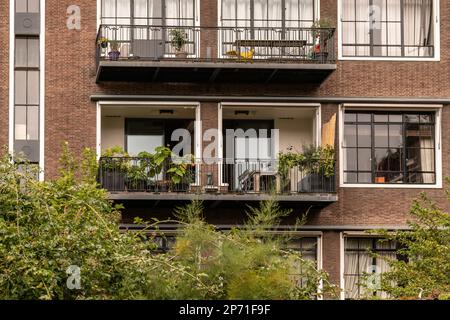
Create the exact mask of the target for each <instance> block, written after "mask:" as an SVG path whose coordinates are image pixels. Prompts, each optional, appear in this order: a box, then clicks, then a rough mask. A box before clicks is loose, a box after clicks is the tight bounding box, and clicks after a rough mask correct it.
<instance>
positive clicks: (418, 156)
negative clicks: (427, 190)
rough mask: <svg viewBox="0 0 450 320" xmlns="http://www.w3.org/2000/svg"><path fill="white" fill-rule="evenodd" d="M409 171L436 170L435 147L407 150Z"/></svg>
mask: <svg viewBox="0 0 450 320" xmlns="http://www.w3.org/2000/svg"><path fill="white" fill-rule="evenodd" d="M407 169H408V171H419V172H420V171H428V172H432V171H434V149H417V148H412V149H408V150H407Z"/></svg>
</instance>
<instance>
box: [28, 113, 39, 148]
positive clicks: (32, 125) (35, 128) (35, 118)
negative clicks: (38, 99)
mask: <svg viewBox="0 0 450 320" xmlns="http://www.w3.org/2000/svg"><path fill="white" fill-rule="evenodd" d="M38 139H39V107H37V106H29V107H28V115H27V140H38Z"/></svg>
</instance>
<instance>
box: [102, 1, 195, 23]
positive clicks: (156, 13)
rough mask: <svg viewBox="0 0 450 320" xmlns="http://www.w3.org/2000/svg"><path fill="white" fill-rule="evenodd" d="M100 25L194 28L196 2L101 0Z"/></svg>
mask: <svg viewBox="0 0 450 320" xmlns="http://www.w3.org/2000/svg"><path fill="white" fill-rule="evenodd" d="M101 12H102V16H101V24H103V25H122V26H130V25H144V26H194V25H195V17H196V14H195V12H196V0H102V11H101Z"/></svg>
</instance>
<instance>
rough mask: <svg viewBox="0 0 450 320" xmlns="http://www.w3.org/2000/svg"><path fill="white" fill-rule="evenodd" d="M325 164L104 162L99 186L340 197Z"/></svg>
mask: <svg viewBox="0 0 450 320" xmlns="http://www.w3.org/2000/svg"><path fill="white" fill-rule="evenodd" d="M320 163H321V161H320V160H315V161H311V162H309V163H305V164H304V165H302V166H295V167H292V168H285V169H281V168H280V167H279V165H278V163H277V161H274V160H249V159H242V160H236V159H233V160H232V161H230V160H226V159H214V160H205V159H203V160H194V161H192V162H188V163H182V164H176V163H174V162H172V161H169V160H168V161H165V162H164V163H162V164H160V165H156V164H154V162H153V161H151V160H149V159H144V158H137V157H102V158H101V159H100V162H99V172H98V182H99V184H100V187H101V188H104V189H107V190H108V191H110V192H154V193H163V192H185V193H218V194H227V193H235V194H250V193H255V194H260V193H266V194H269V193H276V194H285V195H287V194H299V193H334V192H336V184H335V172H334V170H335V168H334V167H333V170H332V172H331V173H330V172H329V170H328V172H326V170H325V169H323V167H321V165H320ZM177 170H181V173H182V174H181V175H179V174H178V173H177ZM178 172H180V171H178Z"/></svg>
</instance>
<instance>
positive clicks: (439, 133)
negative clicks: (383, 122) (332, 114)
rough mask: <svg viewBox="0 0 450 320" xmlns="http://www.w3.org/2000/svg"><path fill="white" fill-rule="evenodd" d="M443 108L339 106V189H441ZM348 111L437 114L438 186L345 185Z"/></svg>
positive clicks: (372, 105) (375, 105) (410, 105)
mask: <svg viewBox="0 0 450 320" xmlns="http://www.w3.org/2000/svg"><path fill="white" fill-rule="evenodd" d="M442 108H443V105H419V104H400V105H399V104H357V103H348V104H347V103H346V104H340V105H339V111H338V112H339V116H338V118H339V142H338V143H339V187H340V188H373V189H441V188H442V185H443V179H442V129H441V126H442ZM346 109H354V110H364V109H367V110H391V111H405V110H416V111H418V110H424V111H435V112H436V125H435V130H436V132H435V135H436V141H435V148H436V168H435V170H436V184H433V185H426V184H418V185H408V184H375V183H373V184H345V183H344V162H343V160H344V150H343V147H342V146H343V142H344V112H345V110H346Z"/></svg>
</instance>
